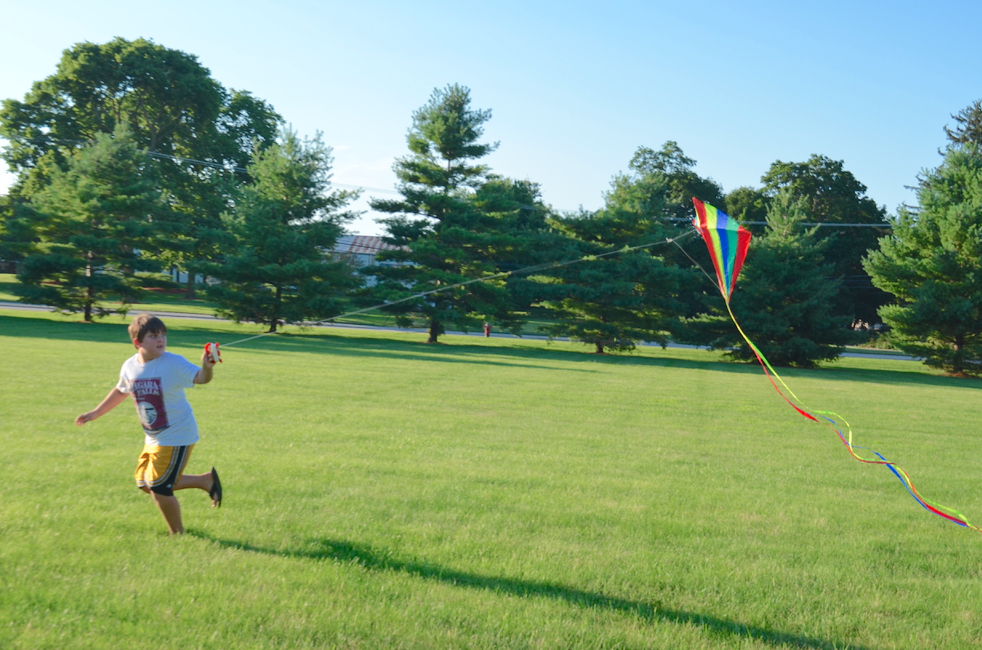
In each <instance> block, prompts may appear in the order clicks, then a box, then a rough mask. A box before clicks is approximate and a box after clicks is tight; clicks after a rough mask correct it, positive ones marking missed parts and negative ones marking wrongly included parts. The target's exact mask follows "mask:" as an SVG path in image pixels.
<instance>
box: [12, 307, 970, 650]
mask: <svg viewBox="0 0 982 650" xmlns="http://www.w3.org/2000/svg"><path fill="white" fill-rule="evenodd" d="M76 321H77V317H75V318H71V317H61V316H56V315H53V314H40V313H24V312H14V311H9V310H8V311H2V310H0V360H2V361H0V367H2V372H0V443H2V444H0V462H2V465H3V467H4V472H3V477H2V479H0V648H5V649H6V648H11V649H14V648H16V649H21V648H24V649H28V648H30V649H44V648H51V649H55V648H57V649H59V650H63V649H67V648H86V649H88V648H95V649H101V648H106V649H110V648H111V649H114V650H115V649H117V648H126V647H137V646H142V645H148V644H149V645H152V646H153V647H164V648H215V649H221V650H235V649H239V648H241V649H247V648H248V649H251V648H488V649H492V648H494V649H498V648H516V649H517V648H523V649H524V648H584V649H587V648H589V649H594V648H818V649H823V650H824V649H833V648H854V649H861V648H862V649H873V648H876V649H883V648H972V647H978V646H979V644H982V535H980V534H979V533H978V532H975V531H971V530H967V529H964V528H961V527H958V526H956V525H953V524H950V523H947V522H945V521H943V520H942V519H940V518H938V517H936V516H934V515H932V514H930V513H928V512H927V511H926V510H924V509H923V508H921V507H920V506H919V505H917V503H916V502H915V501H914V500H913V499H912V498H911V497H910V496H909V495H908V494H907V493H906V492H905V491H904V489H903V487H902V486H901V484H900V482H899V481H898V480H897V479H896V478H895V477H894V476H893V475H892V474H891V473H890V472H889V471H888V470H887V469H886V468H883V467H878V466H868V465H863V464H861V463H859V462H856V461H855V460H853V459H851V458H850V457H849V455H848V453H847V452H846V450H845V448H844V447H843V445H842V444H841V442H839V440H838V438H837V437H836V436H835V434H834V433H833V432H831V431H829V430H828V429H826V428H824V427H822V426H819V425H816V424H814V423H811V422H808V421H807V420H805V419H803V418H801V417H800V416H798V415H797V414H796V413H794V411H793V410H792V409H790V408H789V407H788V406H787V405H786V404H785V403H784V402H783V401H782V400H781V399H780V397H778V395H777V394H776V393H774V391H773V389H772V388H771V387H770V385H769V384H768V383H767V380H766V379H765V377H764V376H763V373H762V372H761V371H760V368H759V367H755V366H749V365H740V364H733V363H725V362H722V361H720V359H719V357H718V355H715V354H713V353H709V352H703V351H698V350H679V349H668V350H661V349H659V348H655V349H648V348H645V349H643V350H640V351H639V352H638V353H636V354H633V355H630V356H605V357H598V356H595V355H592V354H589V353H588V352H589V349H588V348H587V347H585V346H579V345H571V344H566V343H553V344H551V345H550V344H547V343H545V342H541V341H528V340H510V339H494V338H492V339H484V338H481V337H466V338H465V337H459V338H458V337H446V344H445V345H435V346H433V345H431V346H427V345H425V344H424V343H422V338H423V337H422V336H421V335H419V334H410V333H406V334H400V333H388V332H386V333H383V332H375V331H345V330H318V331H313V330H308V331H306V332H300V331H297V330H294V329H289V330H288V333H287V334H285V335H279V336H275V337H273V336H267V337H264V338H261V339H258V340H254V341H250V342H247V343H244V344H242V345H241V346H238V347H236V346H232V347H223V355H224V358H225V363H224V364H222V365H221V366H220V367H219V368H218V370H217V371H216V375H217V376H216V379H215V381H214V382H213V383H211V384H209V385H207V386H203V387H197V388H194V389H193V390H191V391H189V394H190V399H191V402H192V405H193V406H194V408H195V413H196V415H197V418H198V421H199V424H200V425H201V430H202V440H201V442H200V443H199V444H198V446H197V447H196V448H195V450H194V454H193V456H192V458H191V462H190V464H189V466H188V471H189V472H191V473H200V472H205V471H207V470H208V468H209V467H210V466H211V465H213V464H214V465H216V466H217V467H218V469H219V471H220V472H221V475H222V479H223V483H224V484H225V504H224V506H223V507H222V508H221V509H219V510H213V509H211V508H210V507H209V500H208V497H207V495H205V493H203V492H200V491H194V492H193V493H189V492H182V493H179V496H180V498H181V502H182V506H183V511H184V523H185V526H186V527H187V528H188V531H189V534H188V535H186V536H185V537H183V538H174V539H172V538H168V537H167V536H166V528H165V526H164V522H163V520H162V518H161V516H160V514H159V513H158V512H157V511H156V509H155V508H154V507H153V505H152V504H151V502H150V500H149V497H147V496H146V495H144V494H143V493H141V492H139V491H138V490H137V489H136V488H135V487H134V485H133V481H132V471H133V466H134V464H135V461H136V458H137V456H138V454H139V451H140V448H141V445H142V435H141V434H140V433H139V428H138V424H137V420H136V417H135V415H134V413H133V408H132V406H130V405H129V404H124V405H123V406H121V407H119V408H118V409H116V410H115V411H113V412H112V413H110V414H108V415H106V416H105V417H103V418H102V419H100V420H97V421H95V422H92V423H90V424H87V425H86V426H85V427H82V428H79V427H75V426H74V424H73V420H74V418H75V416H76V415H78V414H79V413H81V412H83V411H86V410H89V409H91V408H93V407H94V406H95V405H96V404H97V403H98V402H99V401H100V400H101V399H102V397H104V395H105V394H106V392H107V391H108V390H109V389H110V388H111V387H112V386H113V385H114V383H115V380H116V377H117V374H118V370H119V366H120V364H121V363H122V361H123V360H124V359H125V357H127V356H128V355H129V354H131V352H132V348H131V347H130V346H129V345H128V344H127V342H126V338H127V337H126V332H125V325H123V324H120V322H119V321H118V320H116V319H113V320H110V321H107V322H102V323H97V324H82V323H78V322H76ZM168 324H169V326H170V328H171V332H170V335H169V343H170V350H171V351H174V352H178V353H181V354H184V355H185V356H187V357H189V358H191V359H192V360H197V359H198V358H199V357H200V350H201V347H202V345H203V344H204V343H205V342H206V341H214V340H217V341H221V342H223V343H229V342H232V341H234V340H237V339H241V338H244V337H246V336H250V335H253V334H256V333H258V332H259V331H260V329H259V328H256V327H251V328H250V327H245V326H235V325H232V324H227V323H220V322H202V321H191V320H184V321H181V320H171V321H169V322H168ZM783 376H784V377H785V379H786V381H788V383H789V384H790V385H791V387H792V389H793V390H794V391H795V393H796V394H797V395H798V396H799V397H801V398H802V399H803V400H804V402H805V403H806V404H808V405H810V406H811V407H813V408H816V409H828V410H833V411H836V412H838V413H840V414H842V415H843V416H845V417H846V418H847V419H848V420H849V421H850V423H851V424H852V425H853V428H854V430H855V431H856V432H857V440H856V442H857V444H868V445H869V446H870V447H872V448H873V449H876V450H877V451H879V452H880V453H882V454H884V455H885V456H886V457H888V458H890V459H891V460H894V461H896V462H898V463H899V464H900V465H901V466H903V467H904V468H905V469H906V470H907V471H908V473H909V474H910V475H911V477H912V478H913V480H914V483H915V485H916V486H917V487H918V489H919V490H920V491H921V493H922V494H923V495H924V496H925V497H927V498H928V499H931V500H933V501H936V502H939V503H942V504H945V505H948V506H951V507H955V508H958V509H959V510H961V511H962V512H964V513H965V514H966V515H967V516H968V517H969V518H970V519H972V520H973V521H975V523H980V522H982V489H980V488H982V436H980V435H979V425H978V422H979V420H980V417H982V400H980V397H982V393H980V389H982V384H980V383H979V382H977V381H971V380H959V379H952V378H947V377H942V376H938V375H936V374H932V373H930V372H929V371H927V370H925V369H924V368H923V366H922V365H920V364H918V363H915V362H904V361H896V360H889V359H883V360H879V359H872V360H864V359H844V360H841V361H839V362H837V363H836V364H832V365H830V366H828V367H826V368H823V369H820V370H814V371H802V370H791V371H787V372H786V373H784V374H783Z"/></svg>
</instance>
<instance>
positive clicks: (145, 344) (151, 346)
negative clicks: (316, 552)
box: [133, 332, 167, 363]
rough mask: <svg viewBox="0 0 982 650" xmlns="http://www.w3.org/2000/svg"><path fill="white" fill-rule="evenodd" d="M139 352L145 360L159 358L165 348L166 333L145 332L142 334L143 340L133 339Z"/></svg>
mask: <svg viewBox="0 0 982 650" xmlns="http://www.w3.org/2000/svg"><path fill="white" fill-rule="evenodd" d="M133 345H135V346H136V349H137V351H138V352H139V353H140V358H141V359H142V360H143V361H144V363H145V362H147V361H153V360H154V359H158V358H160V357H161V356H162V355H163V354H164V352H165V351H166V350H167V335H166V334H164V333H163V332H147V333H146V334H145V335H144V336H143V341H142V342H141V341H138V340H136V339H134V340H133Z"/></svg>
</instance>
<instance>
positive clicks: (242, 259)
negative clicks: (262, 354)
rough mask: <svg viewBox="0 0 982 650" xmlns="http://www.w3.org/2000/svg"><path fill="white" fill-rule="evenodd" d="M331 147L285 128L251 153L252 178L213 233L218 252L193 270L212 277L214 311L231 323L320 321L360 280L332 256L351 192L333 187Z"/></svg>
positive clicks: (348, 214)
mask: <svg viewBox="0 0 982 650" xmlns="http://www.w3.org/2000/svg"><path fill="white" fill-rule="evenodd" d="M331 162H332V156H331V149H330V147H327V146H325V145H324V144H323V143H322V142H321V140H320V135H319V134H318V135H317V136H316V137H315V138H314V139H313V140H301V139H300V138H299V137H298V136H297V134H296V133H295V132H293V131H290V130H285V131H283V133H282V135H281V137H280V142H278V143H277V144H275V145H273V146H272V147H270V148H268V149H266V150H264V151H259V150H257V151H256V152H255V154H254V155H253V160H252V162H251V163H250V165H249V174H250V176H251V177H252V179H253V180H252V182H251V183H249V184H248V185H246V186H244V187H243V188H242V190H241V192H240V193H239V195H238V198H237V200H236V207H235V210H234V211H232V212H229V213H226V214H225V215H224V220H225V232H224V233H223V232H217V233H214V235H215V236H216V237H217V238H218V239H219V241H220V242H221V243H222V247H221V248H222V250H223V251H224V253H223V255H222V258H221V259H220V260H219V261H217V262H203V263H200V264H198V265H197V266H196V267H195V268H196V270H199V271H201V272H202V273H204V274H207V275H208V276H209V277H211V278H214V279H216V280H218V282H217V283H215V284H211V285H209V286H208V288H207V289H206V293H207V295H208V296H209V297H210V298H212V299H213V300H215V302H217V303H218V305H219V306H220V309H219V313H221V314H223V315H225V316H227V317H230V318H232V319H233V320H235V321H236V322H240V321H251V322H257V323H265V324H267V325H269V331H270V332H275V331H277V328H278V327H279V326H280V325H281V324H283V323H302V322H304V321H305V320H318V319H326V318H330V317H331V316H336V315H337V314H339V313H341V309H342V304H341V302H340V300H339V298H340V296H341V295H342V294H344V293H345V292H347V291H349V290H350V289H353V288H354V287H356V286H357V285H358V284H359V283H358V280H357V279H356V277H355V275H354V273H353V269H352V268H351V266H350V265H349V264H348V263H347V262H346V261H345V260H343V259H338V258H336V257H334V256H332V254H331V253H330V251H331V249H332V248H333V247H334V245H335V244H336V243H337V240H338V237H340V236H341V235H342V234H343V233H344V224H345V223H347V222H349V221H351V220H352V219H354V217H355V214H354V213H352V212H350V211H348V210H346V209H345V208H346V207H347V205H348V203H350V202H351V200H352V199H354V198H355V196H356V194H355V193H352V192H347V191H338V190H334V191H332V190H331V187H330V178H331V174H330V169H331Z"/></svg>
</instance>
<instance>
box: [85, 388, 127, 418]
mask: <svg viewBox="0 0 982 650" xmlns="http://www.w3.org/2000/svg"><path fill="white" fill-rule="evenodd" d="M125 401H126V393H124V392H122V391H120V390H119V389H118V388H113V389H112V390H111V391H109V394H108V395H106V398H105V399H104V400H102V402H100V403H99V406H97V407H95V409H94V410H92V411H89V412H88V413H83V414H82V415H80V416H78V417H77V418H75V424H77V425H78V426H82V425H83V424H85V423H86V422H91V421H92V420H94V419H96V418H97V417H100V416H102V415H105V414H106V413H108V412H109V411H111V410H113V409H114V408H116V407H117V406H119V405H120V404H122V403H123V402H125Z"/></svg>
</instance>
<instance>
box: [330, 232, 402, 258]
mask: <svg viewBox="0 0 982 650" xmlns="http://www.w3.org/2000/svg"><path fill="white" fill-rule="evenodd" d="M397 248H399V247H398V246H395V245H393V244H386V243H385V242H384V241H382V238H381V237H375V236H374V235H344V236H343V237H339V238H338V242H337V244H335V245H334V250H335V251H336V252H338V253H354V254H361V255H374V254H375V253H377V252H379V251H382V250H385V251H391V250H396V249H397Z"/></svg>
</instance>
